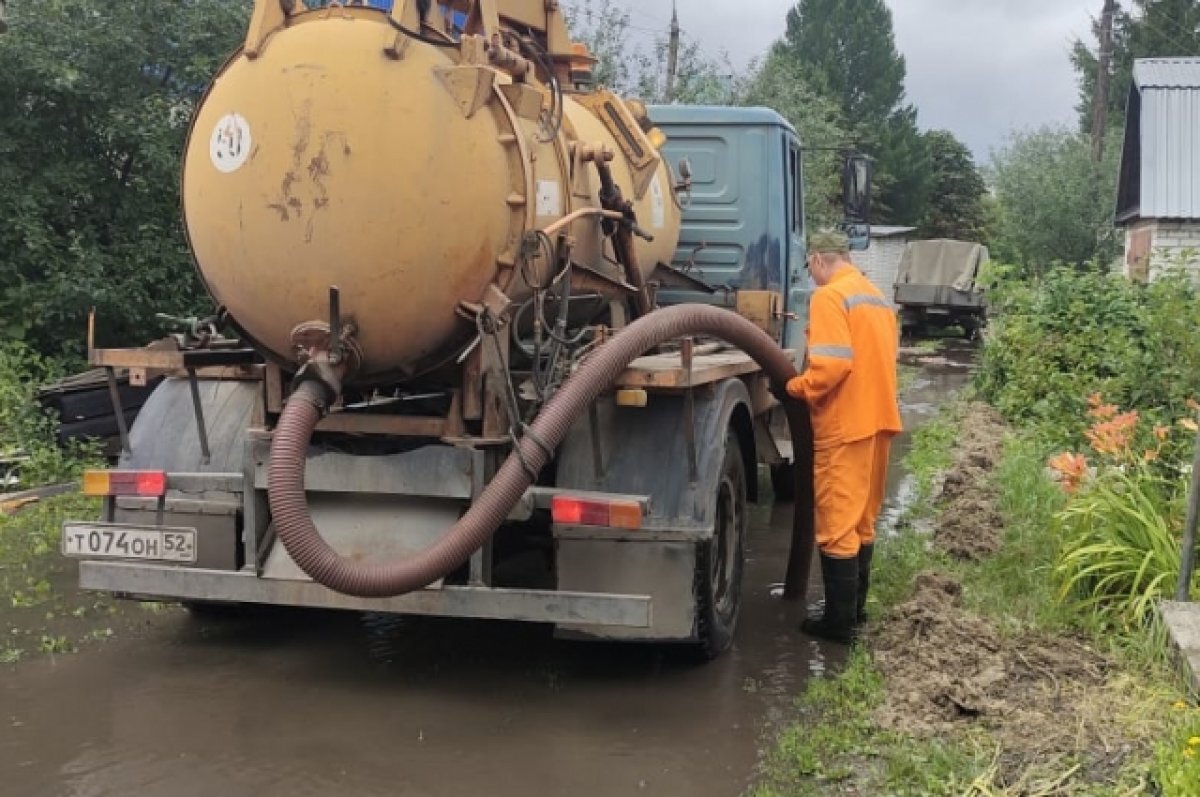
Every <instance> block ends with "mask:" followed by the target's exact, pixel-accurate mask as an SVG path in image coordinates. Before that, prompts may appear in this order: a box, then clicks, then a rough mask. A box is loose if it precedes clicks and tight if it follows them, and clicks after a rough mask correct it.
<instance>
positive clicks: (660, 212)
mask: <svg viewBox="0 0 1200 797" xmlns="http://www.w3.org/2000/svg"><path fill="white" fill-rule="evenodd" d="M660 180H661V175H657V174H656V175H654V179H653V180H651V181H650V226H651V227H653V228H654V229H656V230H661V229H662V228H663V227H664V226H665V225H666V223H667V202H666V197H665V196H663V189H662V183H661V182H660Z"/></svg>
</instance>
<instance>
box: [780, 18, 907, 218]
mask: <svg viewBox="0 0 1200 797" xmlns="http://www.w3.org/2000/svg"><path fill="white" fill-rule="evenodd" d="M781 49H782V52H783V53H785V54H786V55H787V57H789V58H791V59H792V60H794V62H795V63H796V64H797V65H798V67H799V69H800V71H801V72H802V73H803V74H804V75H805V76H806V78H807V79H808V80H809V81H810V82H811V83H812V85H814V86H817V87H819V89H820V90H821V91H822V92H823V93H825V94H826V95H827V96H828V97H830V98H831V99H832V100H834V101H835V102H837V103H838V104H839V105H840V107H841V109H842V114H843V116H844V118H845V119H846V120H847V122H848V124H849V125H850V127H851V129H852V130H853V131H854V132H853V135H854V137H855V139H856V141H857V143H858V144H859V146H861V147H862V148H863V149H864V150H865V151H866V152H867V153H869V154H870V155H873V156H874V157H875V159H876V181H877V185H876V192H875V194H876V197H877V200H876V207H875V208H874V213H873V216H874V218H873V220H874V221H885V222H894V223H902V224H915V223H917V222H918V221H919V220H920V219H921V217H922V216H923V215H924V212H925V203H926V200H927V197H928V170H929V154H928V151H927V149H926V147H925V142H924V139H923V138H922V137H921V134H920V131H919V130H918V129H917V124H916V109H915V108H913V106H912V105H910V104H907V103H905V97H904V78H905V74H906V68H905V64H904V57H903V56H902V55H900V54H899V52H897V50H896V38H895V33H894V31H893V29H892V14H891V11H889V10H888V7H887V5H886V4H885V3H884V2H883V0H800V2H799V3H797V4H796V5H795V6H794V7H793V8H792V9H791V10H790V11H789V12H788V15H787V33H786V34H785V37H784V39H783V42H782V43H781Z"/></svg>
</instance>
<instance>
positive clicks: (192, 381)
mask: <svg viewBox="0 0 1200 797" xmlns="http://www.w3.org/2000/svg"><path fill="white" fill-rule="evenodd" d="M187 374H188V387H190V388H191V391H192V411H193V412H195V414H196V434H198V435H199V436H200V453H201V454H203V455H204V464H205V465H207V464H208V462H209V460H210V459H211V458H212V453H211V452H210V451H209V450H208V427H207V425H205V422H204V405H203V404H202V403H201V401H200V382H199V380H198V379H197V378H196V369H195V368H189V369H187Z"/></svg>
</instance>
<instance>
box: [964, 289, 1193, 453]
mask: <svg viewBox="0 0 1200 797" xmlns="http://www.w3.org/2000/svg"><path fill="white" fill-rule="evenodd" d="M989 274H990V276H991V280H992V282H993V285H992V305H993V308H994V309H995V311H996V313H997V315H998V318H997V319H996V321H995V323H994V324H993V325H992V329H991V332H990V333H989V335H988V339H987V342H986V344H985V346H984V350H983V355H982V362H981V367H980V371H979V374H978V377H977V387H978V388H979V390H980V393H981V395H982V396H983V397H984V398H986V399H987V400H988V401H990V402H991V403H992V404H994V405H995V406H996V407H997V409H999V410H1000V411H1001V412H1002V413H1003V414H1004V415H1005V416H1006V417H1007V418H1008V419H1009V420H1011V421H1014V422H1017V423H1021V424H1027V425H1032V426H1034V427H1035V428H1036V430H1037V431H1038V433H1039V437H1040V438H1042V440H1043V441H1044V442H1045V443H1046V444H1047V445H1048V446H1051V447H1053V448H1072V447H1077V446H1079V445H1080V444H1081V443H1082V439H1081V437H1080V431H1081V430H1082V429H1084V428H1086V426H1087V412H1088V404H1087V397H1088V396H1089V395H1092V394H1095V393H1100V394H1102V395H1103V396H1104V398H1105V399H1106V400H1107V401H1111V402H1114V403H1116V404H1119V405H1121V406H1123V407H1128V408H1130V409H1136V410H1139V411H1140V412H1141V413H1142V415H1143V417H1144V418H1145V419H1146V420H1147V421H1149V422H1150V423H1151V424H1153V423H1162V424H1169V423H1172V422H1173V421H1174V419H1177V418H1180V417H1184V416H1185V415H1187V414H1188V401H1189V399H1193V398H1194V397H1196V396H1200V335H1196V334H1195V330H1196V329H1200V298H1198V297H1197V293H1196V290H1195V288H1194V287H1193V285H1192V283H1191V281H1190V280H1189V279H1188V278H1187V277H1186V276H1183V275H1182V274H1180V273H1178V272H1170V273H1168V274H1166V275H1165V276H1164V277H1163V278H1161V279H1160V280H1158V281H1157V282H1155V283H1153V284H1151V285H1149V286H1142V285H1137V284H1134V283H1131V282H1130V281H1128V280H1126V279H1124V278H1123V277H1120V276H1116V275H1112V274H1108V273H1104V272H1102V271H1100V270H1096V269H1092V270H1076V269H1070V268H1057V269H1053V270H1051V271H1050V272H1049V273H1048V274H1047V275H1046V276H1044V277H1043V278H1041V279H1039V280H1036V281H1022V280H1019V279H1016V278H1014V276H1013V275H1014V274H1015V271H1014V270H1012V269H1006V268H1004V267H993V268H992V269H990V270H989ZM1168 453H1169V452H1168Z"/></svg>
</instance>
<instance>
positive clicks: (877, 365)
mask: <svg viewBox="0 0 1200 797" xmlns="http://www.w3.org/2000/svg"><path fill="white" fill-rule="evenodd" d="M849 250H850V246H849V240H848V239H847V237H846V236H845V235H844V234H842V233H840V232H829V231H826V232H819V233H815V234H813V235H812V236H811V239H810V241H809V250H808V268H809V273H810V274H811V275H812V278H813V281H814V282H815V283H816V284H817V286H818V287H817V290H816V291H815V292H814V293H813V297H812V303H811V305H810V308H809V328H808V348H807V357H806V365H805V368H804V372H803V373H802V374H801V375H799V376H797V377H795V378H793V379H792V380H791V381H790V382H788V384H787V392H788V395H789V396H791V397H792V398H795V399H799V400H801V401H804V402H805V403H807V404H808V406H809V410H810V412H811V414H812V424H813V445H814V460H813V461H814V487H815V495H816V507H815V522H816V536H817V546H818V547H819V549H820V554H821V574H822V576H823V578H824V582H825V610H824V614H823V615H822V616H821V617H819V618H810V619H807V620H805V621H804V623H803V625H802V626H801V628H802V629H803V630H804V631H805V632H806V633H808V634H812V635H813V636H817V637H821V638H823V639H830V640H833V641H837V642H843V643H849V642H851V641H853V639H854V637H855V633H856V631H857V629H858V626H859V625H861V624H862V623H863V622H865V620H866V612H865V607H866V600H867V592H868V590H869V588H870V583H871V558H872V555H873V553H874V550H875V521H876V519H878V517H879V511H880V508H881V507H882V505H883V499H884V493H885V485H886V483H887V466H888V454H889V452H890V448H891V442H892V438H893V437H894V436H895V435H896V434H897V433H899V432H900V431H901V429H902V427H901V423H900V408H899V406H898V404H897V399H896V348H897V345H898V341H899V335H898V334H897V329H896V313H895V310H894V309H893V307H892V306H891V304H890V303H889V302H888V301H887V300H886V299H884V297H883V294H881V293H880V292H879V289H878V288H876V287H875V286H874V285H872V284H871V282H870V280H868V279H867V278H866V276H864V275H863V273H862V272H861V271H859V270H858V269H857V268H855V266H854V265H853V264H852V263H851V262H850V260H849V256H850V251H849Z"/></svg>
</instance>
